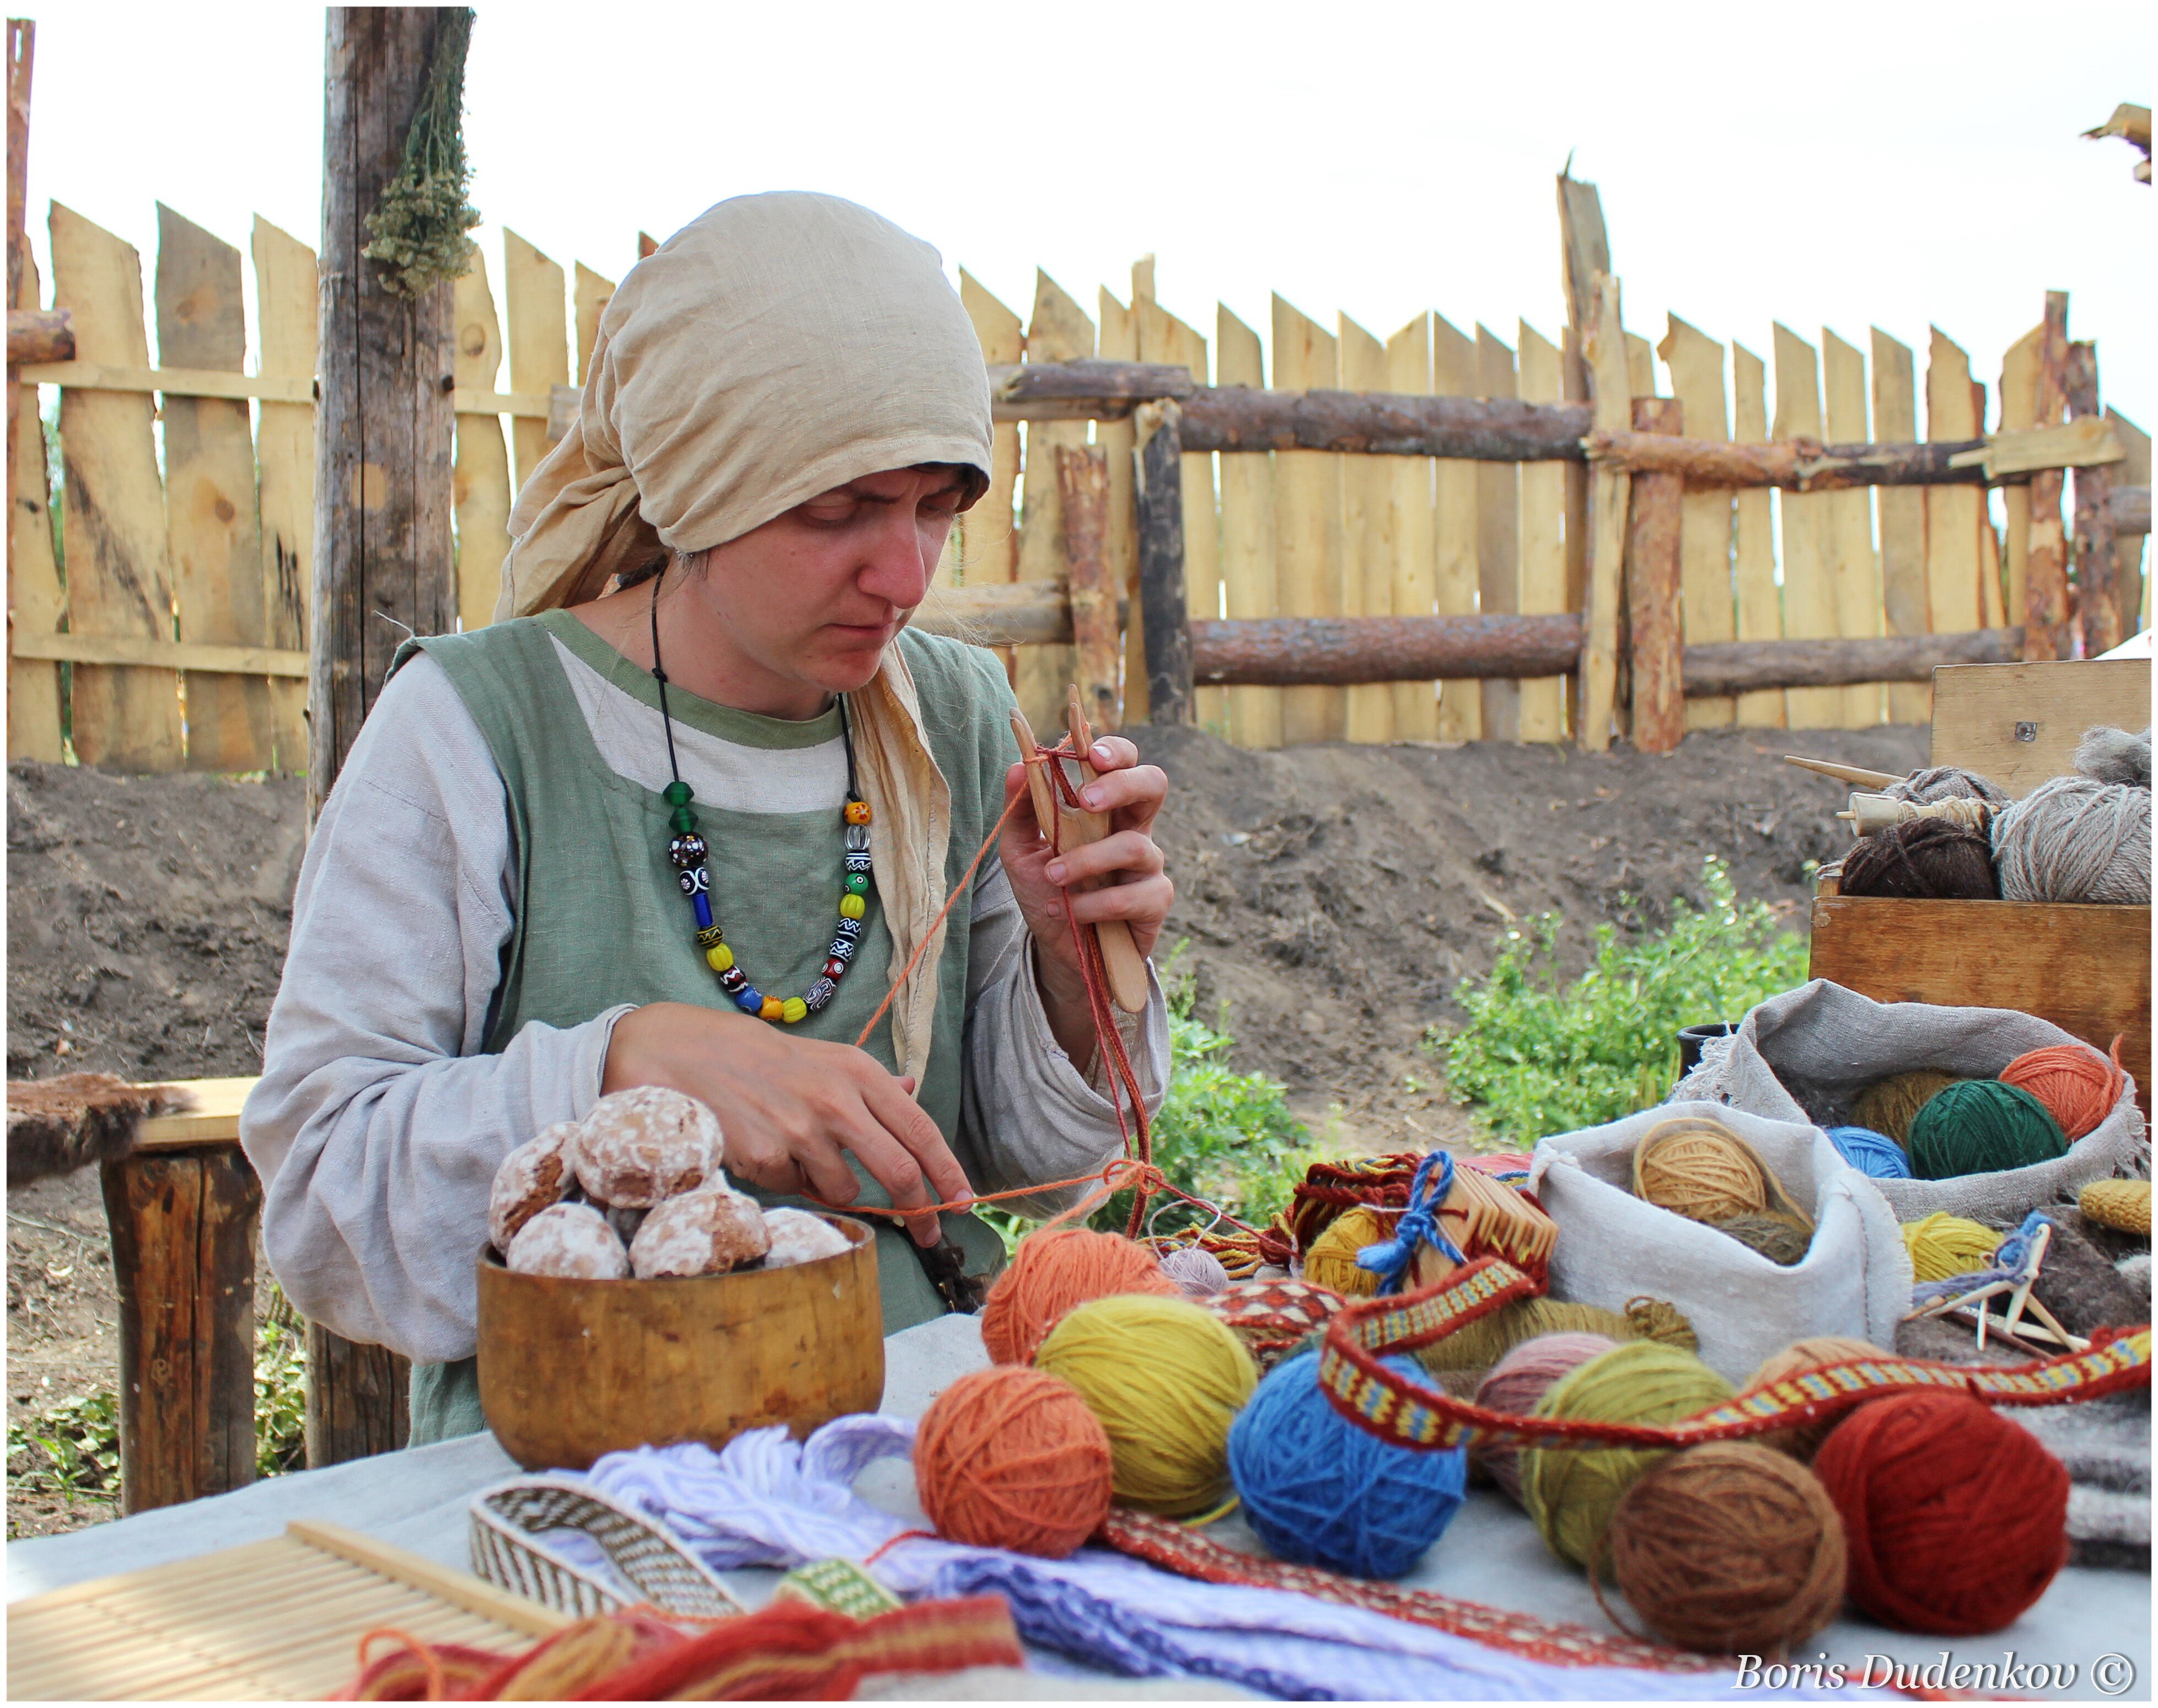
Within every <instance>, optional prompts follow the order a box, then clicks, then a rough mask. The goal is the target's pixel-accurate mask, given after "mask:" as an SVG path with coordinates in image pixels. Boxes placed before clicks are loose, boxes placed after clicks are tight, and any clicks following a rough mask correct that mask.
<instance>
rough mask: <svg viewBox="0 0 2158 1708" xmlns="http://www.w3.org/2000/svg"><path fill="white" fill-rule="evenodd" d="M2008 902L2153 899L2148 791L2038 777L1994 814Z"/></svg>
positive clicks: (2133, 903)
mask: <svg viewBox="0 0 2158 1708" xmlns="http://www.w3.org/2000/svg"><path fill="white" fill-rule="evenodd" d="M1993 859H1994V863H1995V865H1996V866H1998V867H1999V869H2000V872H2001V895H2002V896H2003V898H2004V899H2006V900H2010V901H2109V902H2114V903H2118V904H2121V905H2124V906H2130V907H2147V906H2150V790H2148V789H2145V788H2137V787H2135V786H2133V785H2132V784H2128V783H2102V782H2094V781H2093V779H2091V778H2089V777H2055V778H2053V779H2052V781H2051V782H2043V783H2041V784H2039V785H2038V787H2037V788H2035V789H2033V790H2032V792H2030V793H2029V794H2027V795H2026V796H2025V797H2023V798H2022V799H2021V800H2020V801H2018V802H2016V803H2015V804H2014V805H2013V806H2011V807H2008V808H2004V809H2003V810H2002V811H2001V813H1998V814H1996V815H1995V818H1994V820H1993Z"/></svg>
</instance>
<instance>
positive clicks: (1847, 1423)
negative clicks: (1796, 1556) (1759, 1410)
mask: <svg viewBox="0 0 2158 1708" xmlns="http://www.w3.org/2000/svg"><path fill="white" fill-rule="evenodd" d="M1814 1473H1815V1475H1816V1476H1818V1477H1819V1478H1820V1481H1821V1486H1822V1487H1823V1488H1824V1489H1827V1490H1828V1494H1829V1499H1831V1500H1833V1501H1834V1502H1835V1508H1836V1510H1837V1512H1839V1513H1840V1514H1842V1517H1843V1531H1844V1539H1845V1541H1846V1545H1848V1547H1849V1550H1850V1556H1851V1571H1850V1587H1851V1599H1852V1600H1853V1601H1854V1602H1857V1603H1858V1605H1859V1606H1860V1607H1861V1608H1863V1609H1864V1610H1865V1611H1866V1613H1870V1614H1871V1615H1872V1617H1873V1618H1877V1619H1878V1620H1880V1621H1881V1622H1882V1623H1883V1624H1885V1625H1892V1626H1894V1627H1896V1628H1897V1629H1899V1630H1904V1631H1928V1632H1934V1633H1939V1634H1941V1635H1943V1636H1954V1637H1970V1636H1977V1635H1979V1634H1980V1633H1985V1632H1988V1631H1998V1630H1999V1629H2001V1627H2002V1626H2004V1625H2006V1624H2009V1623H2012V1622H2013V1621H2014V1620H2015V1619H2016V1616H2017V1615H2018V1614H2020V1613H2022V1612H2023V1611H2024V1609H2025V1608H2026V1607H2029V1606H2030V1605H2031V1604H2032V1602H2035V1601H2037V1599H2038V1597H2040V1596H2041V1595H2042V1594H2044V1593H2045V1591H2046V1586H2047V1584H2049V1583H2051V1582H2052V1581H2053V1574H2054V1573H2055V1572H2057V1571H2059V1570H2060V1569H2061V1567H2062V1565H2063V1564H2064V1563H2065V1562H2066V1561H2067V1559H2068V1472H2067V1471H2066V1470H2065V1469H2063V1468H2062V1465H2061V1462H2060V1461H2059V1460H2058V1459H2057V1458H2054V1457H2053V1456H2052V1454H2051V1453H2048V1452H2047V1451H2046V1449H2045V1447H2042V1445H2040V1443H2039V1441H2038V1438H2037V1437H2036V1436H2034V1435H2033V1434H2032V1433H2031V1432H2030V1431H2029V1430H2027V1429H2025V1428H2024V1427H2021V1425H2020V1424H2016V1423H2012V1422H2009V1421H2008V1420H2007V1419H2006V1418H2005V1417H2001V1416H1996V1415H1995V1413H1994V1412H1993V1411H1990V1410H1989V1409H1988V1408H1987V1407H1986V1406H1983V1405H1981V1404H1980V1403H1979V1401H1976V1400H1974V1399H1973V1398H1971V1396H1970V1395H1968V1394H1962V1393H1954V1392H1949V1391H1943V1390H1939V1389H1923V1390H1920V1391H1917V1392H1906V1393H1900V1394H1891V1395H1885V1396H1882V1398H1880V1399H1878V1400H1875V1401H1871V1402H1870V1403H1868V1404H1866V1405H1864V1406H1860V1407H1859V1408H1858V1409H1857V1410H1856V1411H1854V1412H1852V1413H1851V1415H1850V1416H1847V1417H1846V1418H1845V1420H1844V1421H1843V1423H1842V1424H1841V1425H1840V1427H1838V1428H1837V1429H1836V1431H1835V1433H1834V1434H1832V1435H1831V1436H1830V1437H1829V1438H1828V1439H1827V1441H1825V1442H1823V1443H1822V1445H1821V1450H1820V1453H1818V1454H1817V1455H1815V1459H1814Z"/></svg>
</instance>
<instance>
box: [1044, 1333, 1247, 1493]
mask: <svg viewBox="0 0 2158 1708" xmlns="http://www.w3.org/2000/svg"><path fill="white" fill-rule="evenodd" d="M1034 1367H1035V1369H1036V1370H1046V1371H1047V1372H1048V1373H1049V1374H1050V1375H1053V1376H1061V1377H1062V1378H1063V1379H1064V1380H1066V1381H1067V1382H1069V1383H1071V1385H1072V1386H1073V1387H1075V1388H1076V1389H1077V1390H1078V1391H1079V1397H1080V1398H1081V1399H1082V1400H1084V1401H1086V1402H1087V1410H1088V1411H1092V1413H1093V1414H1094V1416H1096V1417H1097V1419H1099V1420H1100V1422H1101V1425H1102V1431H1103V1432H1104V1433H1106V1434H1107V1436H1108V1437H1109V1455H1110V1460H1111V1465H1112V1484H1111V1486H1112V1487H1113V1489H1114V1491H1115V1494H1116V1498H1117V1499H1118V1500H1120V1501H1122V1502H1123V1503H1125V1504H1128V1505H1131V1506H1137V1507H1142V1508H1144V1509H1145V1510H1147V1511H1149V1512H1159V1513H1163V1514H1167V1515H1168V1516H1169V1517H1171V1518H1182V1517H1185V1516H1186V1515H1188V1514H1192V1513H1195V1512H1203V1511H1205V1510H1206V1509H1208V1508H1209V1507H1212V1506H1216V1505H1219V1504H1221V1501H1222V1500H1223V1499H1226V1497H1227V1494H1228V1483H1229V1425H1230V1423H1231V1421H1232V1420H1233V1419H1234V1418H1235V1417H1236V1413H1237V1412H1238V1411H1241V1410H1242V1409H1243V1405H1244V1402H1245V1401H1247V1400H1248V1399H1250V1398H1251V1397H1252V1389H1253V1388H1254V1387H1256V1386H1257V1385H1258V1380H1259V1373H1258V1370H1257V1366H1255V1365H1253V1364H1252V1359H1251V1355H1250V1354H1249V1353H1247V1352H1246V1351H1245V1350H1244V1346H1243V1343H1242V1341H1240V1340H1238V1339H1236V1336H1235V1335H1234V1334H1231V1332H1230V1331H1229V1329H1227V1328H1226V1327H1225V1326H1224V1325H1223V1324H1222V1323H1221V1318H1218V1317H1216V1316H1214V1315H1213V1314H1212V1313H1210V1312H1207V1311H1204V1310H1201V1309H1200V1308H1199V1307H1198V1306H1197V1305H1195V1304H1190V1303H1187V1302H1186V1301H1185V1300H1183V1299H1180V1298H1159V1297H1156V1296H1155V1295H1154V1294H1151V1293H1121V1294H1118V1295H1117V1296H1115V1297H1113V1298H1104V1299H1097V1300H1095V1301H1094V1302H1093V1303H1091V1304H1084V1305H1081V1306H1080V1307H1079V1308H1077V1309H1076V1310H1075V1311H1071V1312H1070V1313H1067V1314H1066V1316H1065V1318H1064V1319H1063V1320H1062V1321H1061V1322H1060V1323H1058V1324H1057V1325H1056V1328H1054V1329H1051V1331H1050V1334H1049V1338H1048V1339H1046V1340H1044V1341H1043V1342H1042V1343H1041V1345H1040V1349H1038V1350H1037V1351H1036V1352H1035V1355H1034Z"/></svg>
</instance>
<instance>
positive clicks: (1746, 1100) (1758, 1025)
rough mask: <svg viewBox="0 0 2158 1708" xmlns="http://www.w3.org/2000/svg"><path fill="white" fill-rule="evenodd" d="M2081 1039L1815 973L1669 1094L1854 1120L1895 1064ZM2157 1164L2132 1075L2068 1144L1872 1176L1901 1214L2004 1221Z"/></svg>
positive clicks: (2007, 1055) (1942, 1066)
mask: <svg viewBox="0 0 2158 1708" xmlns="http://www.w3.org/2000/svg"><path fill="white" fill-rule="evenodd" d="M2081 1041H2082V1040H2079V1039H2077V1038H2075V1037H2073V1036H2072V1035H2070V1034H2068V1033H2067V1032H2064V1031H2062V1029H2060V1028H2059V1027H2058V1026H2056V1025H2055V1024H2052V1021H2050V1020H2042V1019H2038V1018H2037V1016H2035V1015H2032V1014H2020V1013H2018V1012H2016V1010H2015V1009H1957V1008H1935V1007H1933V1006H1931V1005H1930V1004H1925V1003H1877V1002H1876V1001H1874V1000H1873V999H1872V998H1871V997H1866V996H1861V995H1860V994H1859V993H1857V992H1856V991H1855V990H1846V989H1845V988H1843V987H1842V986H1841V985H1840V984H1831V983H1829V982H1828V980H1826V979H1825V978H1816V979H1815V980H1813V981H1812V982H1811V983H1807V984H1802V985H1800V986H1799V988H1797V989H1796V990H1791V991H1786V992H1784V994H1783V995H1781V996H1773V997H1770V998H1768V1001H1766V1002H1764V1003H1763V1004H1759V1006H1758V1007H1756V1008H1754V1009H1751V1010H1749V1011H1748V1014H1747V1015H1746V1017H1745V1019H1743V1020H1742V1021H1741V1022H1740V1023H1739V1027H1738V1030H1737V1033H1735V1034H1734V1035H1732V1036H1731V1037H1730V1038H1728V1039H1713V1040H1710V1042H1709V1044H1708V1045H1707V1047H1706V1048H1705V1049H1704V1050H1702V1051H1701V1066H1699V1067H1697V1068H1696V1069H1695V1070H1694V1071H1692V1072H1691V1073H1690V1074H1688V1075H1687V1076H1686V1077H1685V1078H1684V1079H1682V1080H1680V1081H1679V1083H1678V1084H1677V1086H1675V1087H1674V1088H1673V1090H1672V1091H1671V1101H1672V1102H1680V1101H1681V1100H1701V1099H1705V1100H1706V1101H1708V1102H1715V1103H1722V1104H1724V1105H1727V1107H1730V1108H1732V1109H1743V1110H1745V1111H1747V1112H1749V1113H1751V1114H1754V1115H1766V1116H1768V1117H1770V1118H1771V1119H1773V1120H1777V1121H1811V1122H1818V1123H1819V1124H1820V1125H1821V1126H1823V1127H1841V1126H1847V1125H1850V1124H1852V1122H1853V1118H1854V1117H1852V1116H1851V1105H1852V1103H1853V1102H1855V1101H1856V1098H1857V1097H1858V1094H1859V1093H1860V1092H1861V1091H1864V1090H1865V1089H1866V1087H1867V1086H1870V1085H1872V1084H1873V1083H1874V1082H1875V1081H1878V1080H1884V1079H1887V1077H1888V1076H1890V1075H1891V1074H1897V1073H1902V1072H1904V1071H1907V1070H1908V1069H1911V1068H1919V1067H1930V1068H1937V1069H1939V1070H1940V1071H1942V1072H1944V1073H1954V1074H1964V1075H1968V1076H1970V1077H1972V1078H1975V1079H1991V1078H1993V1077H1994V1076H1995V1075H1996V1074H1998V1073H1999V1072H2000V1071H2001V1069H2002V1068H2004V1067H2006V1066H2008V1064H2009V1063H2010V1062H2011V1061H2013V1060H2015V1059H2016V1057H2017V1056H2019V1055H2023V1054H2024V1053H2025V1052H2026V1051H2028V1050H2041V1049H2044V1048H2045V1047H2047V1045H2054V1044H2077V1043H2080V1042H2081ZM2114 1175H2133V1176H2135V1177H2136V1178H2138V1179H2149V1178H2150V1139H2149V1137H2148V1135H2147V1133H2146V1131H2145V1127H2144V1122H2143V1112H2142V1111H2141V1110H2140V1109H2139V1108H2138V1107H2136V1105H2135V1079H2134V1077H2133V1076H2130V1079H2129V1081H2128V1083H2127V1084H2126V1085H2125V1086H2123V1087H2122V1088H2121V1093H2120V1101H2119V1102H2118V1103H2116V1104H2115V1105H2114V1110H2113V1112H2112V1113H2111V1114H2110V1115H2109V1116H2107V1117H2105V1119H2104V1121H2103V1122H2099V1125H2098V1126H2097V1127H2094V1128H2093V1130H2092V1131H2090V1132H2089V1133H2085V1134H2084V1135H2083V1137H2082V1138H2079V1139H2078V1140H2077V1141H2076V1142H2075V1143H2073V1145H2071V1146H2070V1147H2069V1148H2068V1154H2067V1155H2065V1156H2062V1157H2057V1158H2054V1159H2053V1160H2052V1161H2051V1162H2046V1163H2034V1164H2032V1165H2031V1166H2030V1167H2029V1168H2027V1169H2001V1170H1998V1171H1996V1172H1995V1173H1992V1174H1964V1175H1960V1176H1958V1177H1956V1178H1954V1179H1947V1180H1876V1181H1875V1182H1874V1183H1873V1184H1875V1185H1876V1186H1877V1187H1878V1188H1879V1189H1881V1193H1882V1196H1883V1197H1885V1198H1886V1199H1887V1200H1888V1202H1889V1204H1890V1205H1892V1206H1893V1207H1894V1209H1895V1211H1896V1214H1897V1217H1898V1219H1900V1220H1903V1221H1916V1220H1918V1219H1919V1218H1920V1217H1921V1216H1927V1215H1932V1214H1933V1212H1934V1211H1935V1210H1946V1211H1947V1212H1948V1213H1949V1215H1961V1216H1968V1217H1969V1218H1970V1220H1973V1221H1982V1222H1985V1223H1987V1224H1989V1225H1990V1226H1994V1227H2004V1228H2005V1227H2012V1226H2015V1225H2016V1223H2017V1222H2020V1221H2021V1220H2022V1219H2023V1218H2024V1216H2026V1215H2028V1214H2029V1213H2030V1212H2031V1211H2032V1210H2036V1209H2037V1208H2038V1207H2039V1206H2040V1205H2047V1204H2052V1203H2056V1202H2058V1201H2060V1200H2064V1199H2070V1198H2073V1197H2074V1196H2075V1195H2076V1194H2077V1192H2078V1191H2079V1190H2080V1189H2082V1188H2083V1187H2084V1186H2085V1185H2087V1184H2089V1183H2090V1182H2091V1181H2093V1180H2104V1179H2110V1178H2112V1177H2113V1176H2114Z"/></svg>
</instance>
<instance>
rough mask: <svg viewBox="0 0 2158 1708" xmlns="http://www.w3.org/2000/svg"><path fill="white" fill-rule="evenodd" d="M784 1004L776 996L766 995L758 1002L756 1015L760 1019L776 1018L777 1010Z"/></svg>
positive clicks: (777, 1015) (784, 1005)
mask: <svg viewBox="0 0 2158 1708" xmlns="http://www.w3.org/2000/svg"><path fill="white" fill-rule="evenodd" d="M786 1006H787V1004H784V1003H782V1001H780V999H779V998H777V997H776V996H768V997H767V998H765V999H764V1001H763V1002H762V1003H761V1004H759V1006H758V1008H757V1011H756V1017H757V1019H760V1020H776V1019H778V1018H779V1011H780V1010H781V1009H783V1008H784V1007H786Z"/></svg>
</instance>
